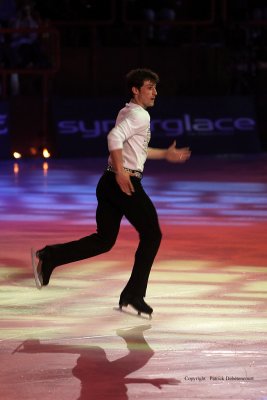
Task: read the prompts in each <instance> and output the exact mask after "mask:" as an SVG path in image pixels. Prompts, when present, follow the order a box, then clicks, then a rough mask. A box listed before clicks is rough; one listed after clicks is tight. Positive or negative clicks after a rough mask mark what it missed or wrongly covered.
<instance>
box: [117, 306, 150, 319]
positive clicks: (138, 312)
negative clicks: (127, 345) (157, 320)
mask: <svg viewBox="0 0 267 400" xmlns="http://www.w3.org/2000/svg"><path fill="white" fill-rule="evenodd" d="M113 309H114V310H116V311H120V312H122V313H124V314H127V315H130V316H131V317H137V318H141V319H145V320H151V319H152V315H151V314H145V313H143V314H142V313H141V312H140V311H136V310H135V309H134V308H132V309H131V310H133V311H135V312H137V314H134V312H133V311H129V310H125V308H123V307H114V308H113Z"/></svg>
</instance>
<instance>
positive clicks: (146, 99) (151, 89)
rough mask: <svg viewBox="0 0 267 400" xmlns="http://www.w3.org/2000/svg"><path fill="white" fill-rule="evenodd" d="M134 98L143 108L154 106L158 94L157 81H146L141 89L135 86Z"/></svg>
mask: <svg viewBox="0 0 267 400" xmlns="http://www.w3.org/2000/svg"><path fill="white" fill-rule="evenodd" d="M133 94H134V99H135V102H136V103H137V104H139V105H140V106H141V107H143V108H148V107H153V106H154V102H155V98H156V96H157V90H156V83H155V82H152V81H149V80H147V81H144V83H143V86H141V88H140V89H138V88H136V87H134V88H133Z"/></svg>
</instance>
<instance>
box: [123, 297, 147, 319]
mask: <svg viewBox="0 0 267 400" xmlns="http://www.w3.org/2000/svg"><path fill="white" fill-rule="evenodd" d="M128 305H130V306H132V307H133V308H134V309H135V310H136V311H137V312H138V315H141V313H143V314H148V315H149V316H150V318H151V315H152V313H153V308H151V307H150V306H149V305H148V304H147V303H146V302H145V301H144V299H143V298H142V297H127V296H125V297H122V296H121V297H120V302H119V308H120V309H122V307H127V306H128Z"/></svg>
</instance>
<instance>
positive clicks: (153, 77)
mask: <svg viewBox="0 0 267 400" xmlns="http://www.w3.org/2000/svg"><path fill="white" fill-rule="evenodd" d="M145 81H151V82H153V83H156V84H157V83H159V76H158V74H156V72H153V71H151V69H147V68H138V69H132V70H131V71H130V72H128V74H127V75H126V84H127V88H128V90H129V92H130V95H131V96H132V95H133V93H132V87H136V88H137V89H140V88H141V87H142V86H143V84H144V82H145Z"/></svg>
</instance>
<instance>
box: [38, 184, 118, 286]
mask: <svg viewBox="0 0 267 400" xmlns="http://www.w3.org/2000/svg"><path fill="white" fill-rule="evenodd" d="M108 186H109V182H106V179H105V178H103V177H102V178H101V179H100V182H99V184H98V187H97V199H98V206H97V210H96V222H97V232H96V233H93V234H92V235H90V236H86V237H83V238H81V239H79V240H74V241H71V242H67V243H61V244H54V245H48V246H46V247H44V248H43V249H41V250H39V251H38V252H37V257H38V258H39V260H40V266H39V269H41V270H42V275H43V282H42V285H47V284H48V283H49V279H50V276H51V274H52V272H53V270H54V268H56V267H57V266H59V265H63V264H68V263H71V262H75V261H80V260H83V259H86V258H90V257H94V256H96V255H98V254H102V253H105V252H107V251H109V250H110V249H111V248H112V247H113V245H114V244H115V242H116V239H117V236H118V233H119V228H120V223H121V219H122V216H123V214H122V212H121V210H120V209H119V208H118V207H117V206H116V205H115V204H114V203H113V202H110V200H109V197H107V196H106V194H107V193H108V194H109V193H110V190H109V189H108Z"/></svg>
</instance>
